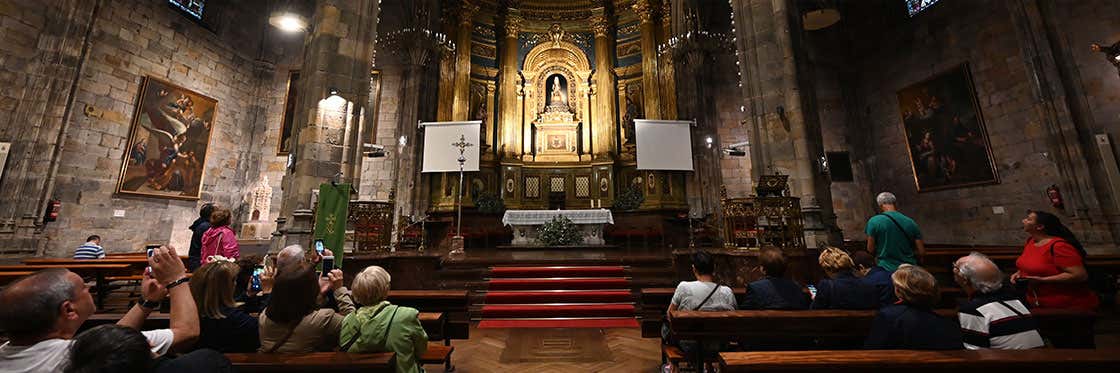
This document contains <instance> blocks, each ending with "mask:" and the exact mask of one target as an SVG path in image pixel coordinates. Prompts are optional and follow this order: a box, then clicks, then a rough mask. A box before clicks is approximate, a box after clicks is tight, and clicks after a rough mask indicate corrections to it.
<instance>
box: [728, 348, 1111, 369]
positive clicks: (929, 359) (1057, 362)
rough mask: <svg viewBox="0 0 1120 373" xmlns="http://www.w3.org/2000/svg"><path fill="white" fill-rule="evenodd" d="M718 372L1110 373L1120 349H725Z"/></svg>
mask: <svg viewBox="0 0 1120 373" xmlns="http://www.w3.org/2000/svg"><path fill="white" fill-rule="evenodd" d="M719 357H720V365H721V367H722V369H721V371H722V372H824V371H827V372H859V373H864V372H870V371H892V370H897V371H905V372H907V373H913V372H950V371H951V372H954V373H964V372H983V373H992V372H1025V371H1027V372H1036V371H1051V370H1060V371H1068V372H1114V371H1116V367H1117V363H1120V349H1115V348H1114V349H1100V350H1055V349H1035V350H977V351H968V350H958V351H913V350H863V351H849V350H843V351H774V352H723V353H720V354H719Z"/></svg>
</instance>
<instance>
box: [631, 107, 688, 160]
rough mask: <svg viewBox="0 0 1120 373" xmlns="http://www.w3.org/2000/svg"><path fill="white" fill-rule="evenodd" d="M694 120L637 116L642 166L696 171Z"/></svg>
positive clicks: (636, 126) (635, 127) (636, 124)
mask: <svg viewBox="0 0 1120 373" xmlns="http://www.w3.org/2000/svg"><path fill="white" fill-rule="evenodd" d="M691 126H692V121H686V120H646V119H635V120H634V132H636V135H637V146H638V169H639V170H663V171H692V132H691V131H690V130H689V129H690V127H691Z"/></svg>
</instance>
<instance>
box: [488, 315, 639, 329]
mask: <svg viewBox="0 0 1120 373" xmlns="http://www.w3.org/2000/svg"><path fill="white" fill-rule="evenodd" d="M478 327H479V328H483V329H494V328H596V329H598V328H637V327H638V320H635V319H634V318H632V317H631V318H618V319H576V320H482V321H480V322H479V323H478Z"/></svg>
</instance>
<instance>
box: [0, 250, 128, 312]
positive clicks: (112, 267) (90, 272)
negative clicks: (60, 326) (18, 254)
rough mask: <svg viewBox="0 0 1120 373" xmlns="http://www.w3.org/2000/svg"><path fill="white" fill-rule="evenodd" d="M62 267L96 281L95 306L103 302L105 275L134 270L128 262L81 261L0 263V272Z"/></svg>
mask: <svg viewBox="0 0 1120 373" xmlns="http://www.w3.org/2000/svg"><path fill="white" fill-rule="evenodd" d="M54 268H63V269H67V270H70V272H74V273H76V274H78V275H79V276H83V277H84V276H92V277H94V278H95V281H96V283H97V289H98V291H97V296H96V297H94V302H96V304H97V307H102V306H103V305H104V304H105V295H106V293H107V291H105V289H106V286H107V285H108V281H106V280H105V278H106V277H107V276H113V275H126V276H127V275H133V274H134V273H133V272H134V271H133V270H132V268H130V267H129V265H128V264H105V263H96V262H95V263H89V262H88V261H87V262H82V263H78V264H24V265H0V273H4V272H35V271H40V270H44V269H54Z"/></svg>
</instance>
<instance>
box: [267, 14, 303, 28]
mask: <svg viewBox="0 0 1120 373" xmlns="http://www.w3.org/2000/svg"><path fill="white" fill-rule="evenodd" d="M268 23H269V24H270V25H272V26H273V27H276V28H278V29H280V30H281V31H284V32H290V33H296V32H302V31H304V30H307V20H306V19H304V18H303V16H301V15H299V14H296V13H294V12H290V11H279V12H275V13H272V16H271V17H268Z"/></svg>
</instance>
